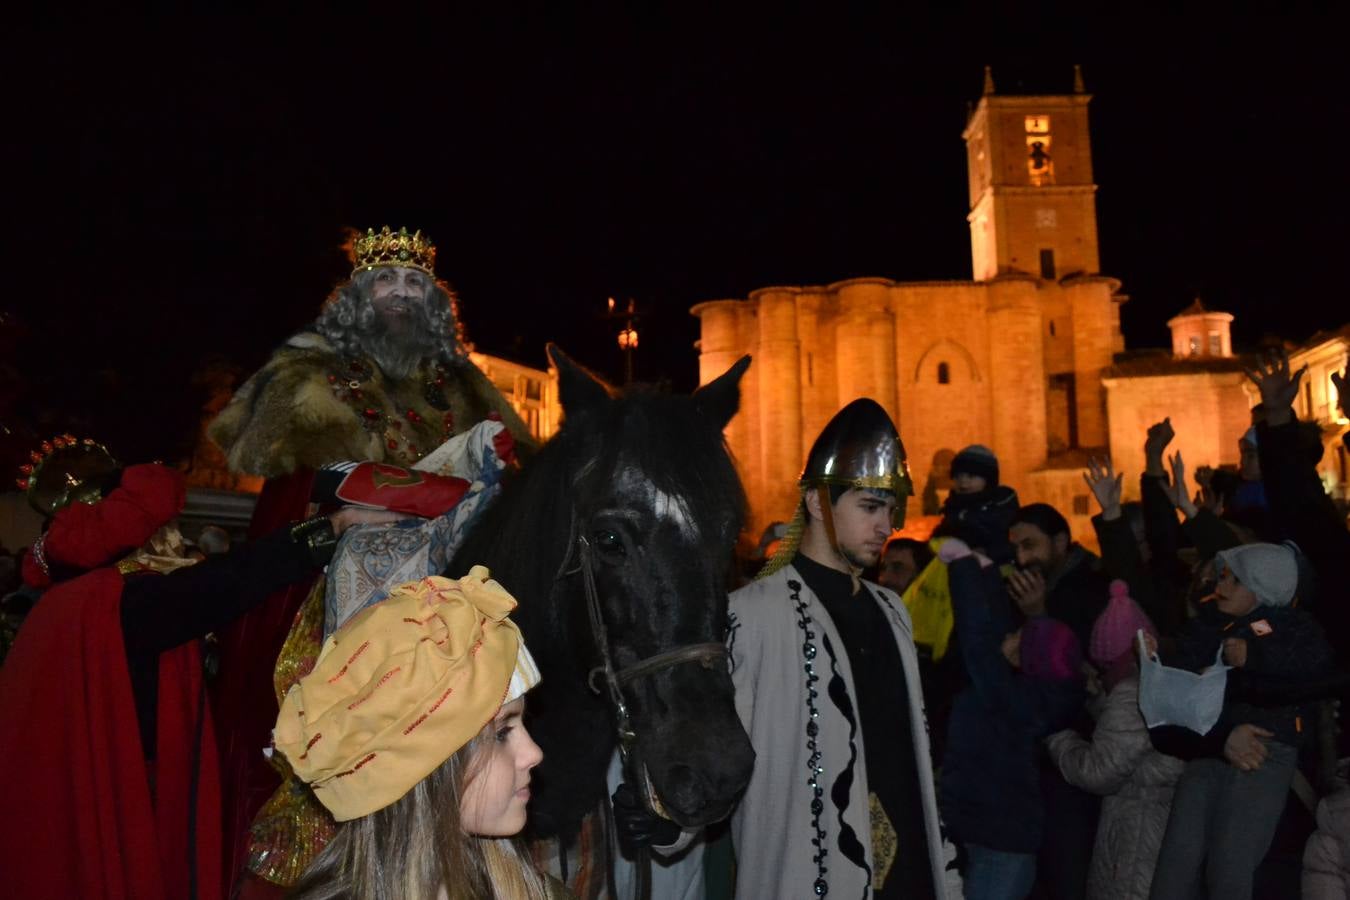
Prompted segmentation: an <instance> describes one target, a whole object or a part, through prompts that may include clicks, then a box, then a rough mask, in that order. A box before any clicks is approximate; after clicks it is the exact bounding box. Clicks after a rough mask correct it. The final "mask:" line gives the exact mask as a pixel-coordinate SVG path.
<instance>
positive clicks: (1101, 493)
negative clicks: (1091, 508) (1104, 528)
mask: <svg viewBox="0 0 1350 900" xmlns="http://www.w3.org/2000/svg"><path fill="white" fill-rule="evenodd" d="M1150 430H1151V429H1150ZM1124 478H1125V475H1124V474H1123V473H1122V474H1120V475H1117V474H1116V473H1115V470H1113V469H1112V468H1111V460H1109V459H1097V458H1096V457H1093V458H1092V459H1089V460H1088V468H1087V471H1086V472H1084V473H1083V481H1085V482H1087V486H1088V490H1090V491H1092V496H1094V497H1096V498H1097V505H1098V506H1100V507H1101V508H1102V519H1104V520H1105V521H1108V522H1110V521H1113V520H1115V519H1119V518H1120V487H1121V482H1122V481H1123V480H1124Z"/></svg>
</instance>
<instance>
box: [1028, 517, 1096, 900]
mask: <svg viewBox="0 0 1350 900" xmlns="http://www.w3.org/2000/svg"><path fill="white" fill-rule="evenodd" d="M1008 536H1009V538H1010V540H1011V541H1012V544H1013V551H1014V553H1015V554H1016V558H1017V570H1016V571H1013V572H1011V573H1010V574H1009V576H1008V589H1009V593H1010V594H1012V597H1013V599H1014V600H1016V601H1017V605H1018V607H1020V608H1021V610H1022V614H1023V615H1025V616H1028V617H1035V616H1041V615H1049V616H1050V617H1052V618H1054V619H1058V620H1059V621H1061V622H1063V623H1064V624H1065V625H1067V626H1069V628H1071V629H1072V630H1073V633H1074V636H1075V637H1077V638H1078V642H1079V645H1080V646H1083V647H1086V646H1089V644H1090V643H1091V640H1092V626H1093V625H1094V624H1095V623H1096V621H1097V617H1098V616H1099V615H1101V613H1102V611H1103V610H1105V609H1106V606H1107V603H1108V602H1109V601H1110V598H1111V586H1110V579H1109V578H1108V577H1107V575H1106V573H1105V572H1103V571H1102V569H1101V560H1099V559H1098V558H1097V557H1096V556H1094V555H1093V554H1091V553H1089V552H1088V551H1087V550H1085V549H1083V547H1081V546H1079V545H1078V544H1076V543H1074V541H1073V539H1072V538H1071V537H1070V535H1069V523H1068V522H1066V521H1065V520H1064V517H1063V516H1062V515H1060V514H1059V512H1058V511H1057V510H1055V508H1054V507H1053V506H1050V505H1048V504H1045V503H1033V504H1031V505H1029V506H1024V507H1022V508H1021V509H1020V510H1019V511H1018V513H1017V516H1016V517H1015V518H1014V519H1013V525H1012V528H1011V529H1010V530H1009V533H1008ZM1041 788H1042V790H1043V792H1044V795H1045V810H1046V832H1045V840H1044V841H1043V844H1042V848H1041V854H1040V860H1039V862H1038V870H1039V871H1038V876H1037V877H1038V881H1039V883H1040V884H1041V886H1042V887H1043V888H1044V890H1045V892H1046V893H1047V895H1048V896H1050V897H1052V898H1054V900H1076V898H1081V897H1085V896H1086V893H1087V875H1088V866H1089V863H1090V861H1091V859H1092V845H1093V843H1094V842H1095V841H1096V836H1097V816H1098V813H1099V812H1100V810H1101V798H1099V797H1096V796H1094V795H1092V794H1089V793H1088V792H1086V791H1083V790H1080V789H1079V788H1076V787H1074V786H1073V785H1071V784H1069V783H1068V782H1067V781H1065V780H1064V778H1063V776H1062V775H1061V774H1060V773H1059V770H1058V769H1057V768H1055V767H1054V766H1052V765H1049V763H1048V761H1047V760H1043V772H1042V778H1041Z"/></svg>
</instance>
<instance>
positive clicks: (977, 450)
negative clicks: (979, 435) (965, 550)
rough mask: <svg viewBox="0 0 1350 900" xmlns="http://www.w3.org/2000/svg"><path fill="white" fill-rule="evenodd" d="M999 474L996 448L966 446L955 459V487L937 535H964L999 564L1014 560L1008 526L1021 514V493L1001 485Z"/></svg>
mask: <svg viewBox="0 0 1350 900" xmlns="http://www.w3.org/2000/svg"><path fill="white" fill-rule="evenodd" d="M998 476H999V472H998V457H997V456H995V455H994V451H993V450H990V449H989V448H988V447H986V446H984V445H983V444H971V445H970V446H969V447H964V448H962V450H961V451H960V452H959V453H957V454H956V456H954V457H953V458H952V465H951V477H952V490H951V493H950V494H948V495H947V499H946V500H945V501H944V502H943V504H942V521H941V522H939V523H938V527H937V529H936V530H935V531H934V532H933V536H934V537H956V538H960V539H961V540H962V541H964V542H965V543H966V545H967V546H969V547H971V548H973V549H977V550H981V551H983V553H984V554H985V555H986V556H988V557H989V558H990V559H992V560H993V561H994V562H996V563H1000V564H1002V563H1007V562H1011V561H1012V558H1013V549H1012V544H1011V543H1010V542H1009V541H1008V529H1009V528H1010V527H1012V523H1013V518H1014V517H1015V516H1016V515H1017V509H1018V501H1017V492H1016V491H1014V490H1013V489H1012V488H1010V487H1008V486H1007V485H1004V484H999V480H998Z"/></svg>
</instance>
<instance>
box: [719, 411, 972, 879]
mask: <svg viewBox="0 0 1350 900" xmlns="http://www.w3.org/2000/svg"><path fill="white" fill-rule="evenodd" d="M799 485H800V488H801V493H802V500H801V504H800V506H799V508H798V510H797V515H796V517H795V518H794V520H793V522H792V524H791V525H790V526H789V529H788V534H787V536H786V537H785V538H784V540H783V542H782V545H781V546H780V548H779V550H778V552H777V553H776V554H775V555H774V557H773V559H771V560H770V561H769V563H768V564H767V565H766V566H765V567H764V571H763V572H761V573H760V577H759V578H758V580H756V581H755V582H753V583H751V584H749V585H746V586H745V587H743V588H741V589H740V590H738V591H736V592H735V593H733V594H732V595H731V602H730V632H729V636H728V643H729V646H730V650H731V658H732V679H733V681H734V682H735V684H736V707H737V711H738V713H739V714H740V716H741V721H742V723H743V724H744V725H745V728H746V730H747V731H748V732H749V733H750V739H751V741H752V743H753V744H754V746H755V749H756V752H757V754H758V759H757V762H756V765H755V772H754V775H753V776H752V777H751V780H750V785H749V787H748V788H747V789H746V793H745V797H744V799H743V800H742V801H741V804H740V807H739V808H738V809H737V811H736V813H735V815H734V817H733V819H732V838H733V840H734V842H735V845H736V859H737V882H738V883H737V896H746V897H752V896H753V897H769V896H773V897H788V896H794V897H795V896H803V895H814V896H817V897H821V896H825V895H826V894H827V893H828V894H830V895H834V896H843V897H859V896H864V895H865V894H866V893H867V891H868V887H869V886H870V892H871V896H873V897H875V898H878V900H883V898H888V897H905V898H927V897H944V896H948V891H949V888H948V887H947V885H946V884H945V883H944V882H945V881H946V879H947V878H949V877H951V876H949V875H948V874H947V873H946V871H945V870H946V862H947V859H946V857H947V855H948V854H946V853H945V852H944V850H945V849H946V848H944V846H943V843H942V840H941V835H940V831H939V826H938V815H937V805H936V802H935V798H934V789H933V777H932V771H931V768H930V766H929V763H928V760H929V750H928V734H927V728H926V726H925V723H924V714H923V701H922V699H921V694H920V690H919V688H920V685H919V674H918V660H917V657H916V655H915V652H914V642H913V638H912V636H911V628H910V622H909V616H908V613H907V612H906V610H905V606H904V604H903V603H902V602H901V601H900V598H899V597H898V596H896V595H895V594H894V593H893V592H891V591H889V590H887V589H885V588H883V587H880V586H879V585H876V584H873V583H871V582H866V581H863V580H861V578H860V577H859V576H860V574H861V572H862V570H863V569H865V568H867V567H868V566H871V565H874V564H875V563H876V562H877V559H878V558H879V557H880V555H881V551H882V548H883V547H884V546H885V543H886V540H887V538H889V537H890V534H891V531H892V529H893V528H894V527H895V526H896V525H898V524H899V523H900V522H901V521H902V520H903V515H904V504H905V501H906V499H907V498H908V497H909V495H910V493H911V492H912V488H911V485H910V480H909V474H908V471H907V468H906V465H905V454H904V447H903V445H902V444H901V443H900V436H899V434H897V432H896V430H895V425H894V424H893V423H892V422H891V419H890V417H889V416H888V415H887V414H886V412H885V410H883V409H882V408H881V407H880V406H879V405H878V404H877V403H876V402H875V401H872V400H868V399H860V400H855V401H853V402H852V403H850V404H849V405H848V406H846V407H844V409H842V410H841V411H840V412H839V413H838V414H837V415H836V416H835V417H834V418H833V419H832V420H831V421H830V423H829V424H828V425H826V426H825V429H824V431H822V432H821V434H820V436H819V437H818V438H817V439H816V442H815V445H814V446H813V447H812V448H811V453H810V455H809V456H808V457H807V461H806V468H805V470H804V471H803V473H802V476H801V479H800V482H799ZM952 896H959V890H958V891H957V892H956V893H955V894H952Z"/></svg>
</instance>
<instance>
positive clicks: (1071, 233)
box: [962, 66, 1099, 281]
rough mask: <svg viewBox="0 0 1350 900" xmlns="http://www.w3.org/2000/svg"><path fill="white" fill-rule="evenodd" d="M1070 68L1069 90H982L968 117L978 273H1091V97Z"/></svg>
mask: <svg viewBox="0 0 1350 900" xmlns="http://www.w3.org/2000/svg"><path fill="white" fill-rule="evenodd" d="M1091 99H1092V98H1091V96H1090V95H1089V94H1087V93H1086V91H1085V90H1084V89H1083V79H1082V75H1081V73H1080V72H1079V70H1078V67H1077V66H1075V67H1074V89H1073V92H1072V93H1070V94H1034V95H1010V94H999V93H997V92H996V91H995V90H994V80H993V76H992V74H991V73H990V71H989V69H988V67H986V68H985V81H984V94H983V96H981V97H980V102H979V104H978V105H976V107H975V109H974V111H973V112H972V113H971V115H970V119H969V121H968V122H967V123H966V129H965V132H964V133H963V134H962V137H963V138H964V139H965V142H966V165H967V170H968V173H969V183H970V214H969V215H968V216H967V219H968V221H969V222H970V252H971V264H972V268H973V271H974V277H975V280H976V281H987V280H989V279H991V278H993V277H995V276H996V275H999V274H1001V273H1007V272H1023V273H1026V274H1030V275H1035V276H1037V277H1040V278H1046V279H1058V278H1062V277H1064V276H1066V275H1074V274H1096V273H1097V271H1098V268H1099V261H1098V256H1097V209H1096V198H1095V194H1096V191H1097V186H1096V184H1094V183H1093V180H1092V145H1091V140H1090V137H1089V133H1088V102H1089V101H1090V100H1091Z"/></svg>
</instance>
